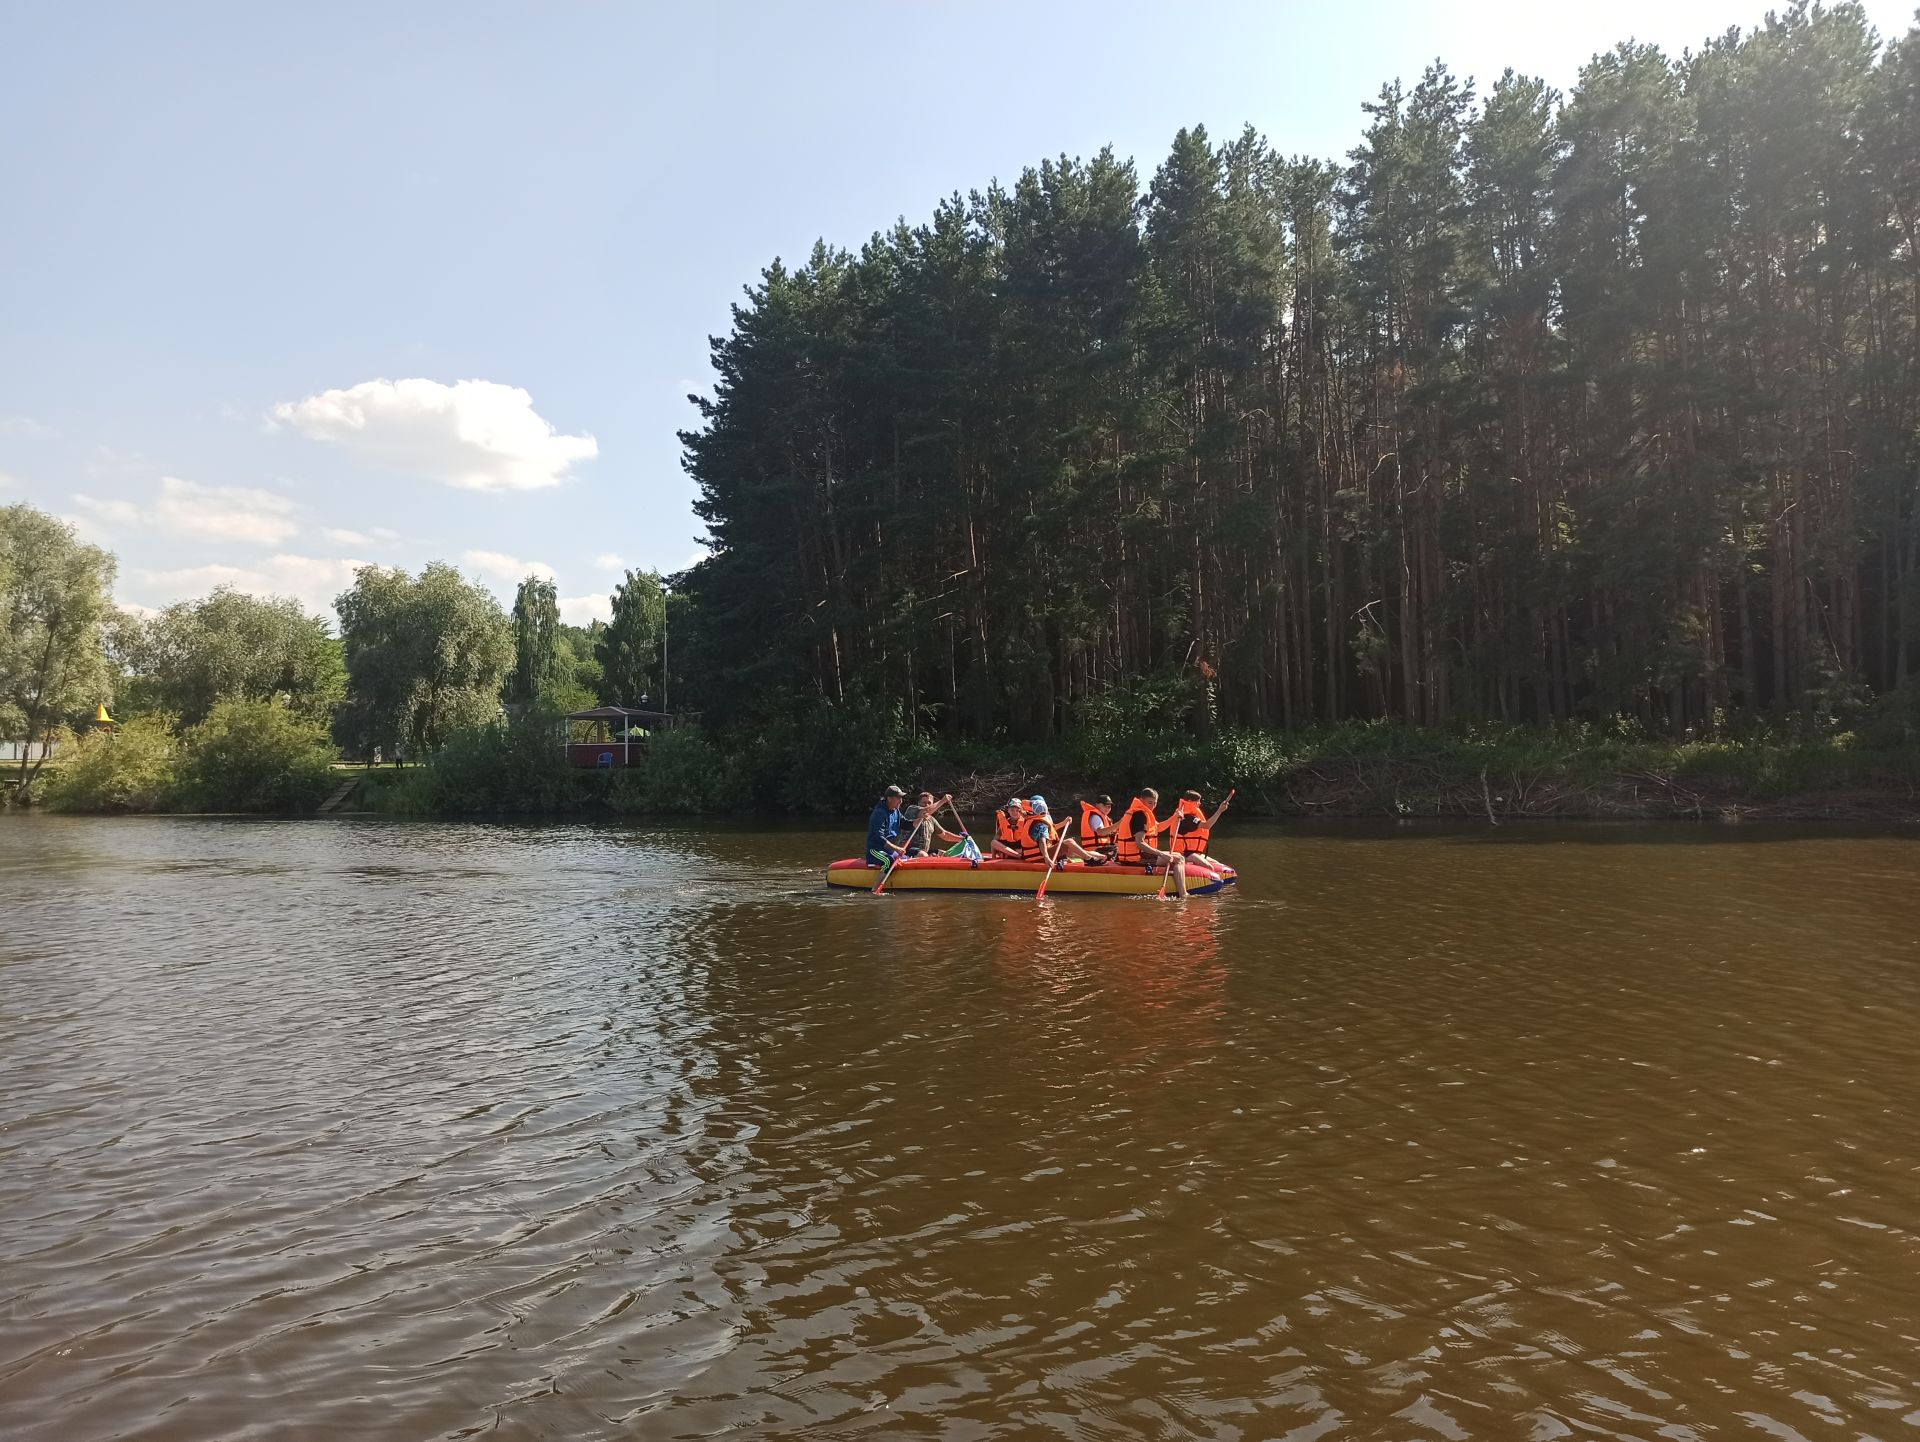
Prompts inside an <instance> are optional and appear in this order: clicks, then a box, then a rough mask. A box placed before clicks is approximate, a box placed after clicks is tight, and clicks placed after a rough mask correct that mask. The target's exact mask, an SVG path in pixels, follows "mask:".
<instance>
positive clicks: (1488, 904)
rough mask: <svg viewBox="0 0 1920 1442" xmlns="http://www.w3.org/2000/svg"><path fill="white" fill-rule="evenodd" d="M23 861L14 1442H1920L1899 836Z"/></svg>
mask: <svg viewBox="0 0 1920 1442" xmlns="http://www.w3.org/2000/svg"><path fill="white" fill-rule="evenodd" d="M857 844H858V829H857V828H850V829H847V828H843V829H842V830H840V831H838V832H833V831H827V830H817V829H816V830H809V829H777V830H753V829H748V828H738V827H731V828H721V827H704V828H693V827H687V828H668V829H661V828H645V827H598V826H560V825H554V826H488V825H459V824H445V823H397V822H388V821H377V820H367V819H342V820H339V821H324V820H323V821H299V822H272V821H252V822H249V821H238V820H194V819H138V820H123V821H110V820H63V819H59V818H47V817H33V816H29V817H13V818H0V1433H4V1434H5V1435H6V1436H7V1437H8V1438H10V1439H13V1442H76V1439H96V1438H140V1439H182V1442H185V1439H192V1442H209V1439H240V1438H267V1437H273V1438H280V1437H287V1438H307V1437H340V1438H348V1437H351V1438H356V1439H387V1438H392V1439H418V1438H460V1437H469V1436H485V1437H486V1438H489V1439H522V1438H555V1439H560V1438H565V1439H570V1442H578V1439H597V1438H616V1437H619V1438H628V1437H633V1438H672V1439H678V1438H696V1437H712V1436H717V1435H737V1436H744V1437H757V1438H803V1437H804V1438H829V1437H830V1438H836V1439H839V1438H856V1437H874V1438H882V1437H885V1438H893V1437H926V1438H933V1437H940V1438H955V1439H971V1438H1035V1437H1065V1438H1081V1439H1120V1438H1156V1439H1157V1438H1246V1439H1266V1438H1291V1439H1314V1438H1373V1437H1390V1438H1399V1439H1429V1438H1431V1439H1464V1438H1507V1437H1512V1438H1532V1439H1550V1438H1556V1437H1581V1438H1585V1437H1617V1438H1636V1439H1653V1438H1659V1439H1691V1438H1702V1439H1704V1438H1708V1437H1721V1436H1754V1437H1763V1438H1774V1439H1797V1438H1808V1439H1825V1438H1840V1437H1845V1438H1849V1439H1851V1438H1856V1437H1863V1436H1871V1437H1875V1438H1894V1437H1914V1436H1916V1433H1917V1429H1920V1050H1917V1048H1916V1044H1917V1043H1920V1030H1917V1023H1920V836H1916V835H1911V834H1909V835H1906V836H1900V835H1891V836H1880V837H1874V836H1850V835H1842V834H1832V833H1821V832H1818V831H1807V830H1801V831H1797V832H1761V831H1753V830H1743V829H1739V828H1696V827H1691V826H1681V825H1671V826H1667V827H1664V828H1645V827H1616V826H1611V825H1603V824H1586V825H1581V826H1565V827H1551V828H1548V827H1534V828H1525V827H1521V826H1507V827H1502V828H1500V829H1498V830H1489V829H1485V828H1481V829H1478V830H1454V831H1435V830H1424V829H1420V828H1411V827H1410V828H1402V829H1399V830H1393V831H1381V830H1369V829H1363V828H1352V829H1345V830H1329V831H1301V830H1283V829H1278V828H1276V829H1272V830H1265V831H1262V830H1258V829H1256V828H1254V827H1251V826H1239V825H1229V827H1228V828H1227V830H1226V833H1225V834H1224V836H1223V837H1222V838H1221V839H1220V842H1219V843H1218V845H1219V850H1220V852H1221V854H1222V855H1224V856H1225V857H1226V858H1227V859H1229V860H1231V861H1233V862H1234V863H1236V864H1237V865H1238V866H1239V868H1240V871H1241V875H1242V877H1243V882H1242V884H1241V885H1240V886H1239V887H1238V888H1237V889H1236V890H1235V891H1232V892H1229V893H1227V894H1225V895H1223V896H1221V897H1218V898H1211V899H1197V900H1194V901H1192V902H1189V903H1187V904H1185V905H1184V906H1183V905H1180V904H1177V903H1173V902H1164V903H1159V902H1155V901H1153V900H1151V899H1106V898H1095V897H1071V896H1069V897H1061V898H1059V899H1057V900H1052V901H1048V902H1044V903H1036V902H1034V901H1033V900H1031V899H1030V898H1010V897H997V896H928V895H918V896H916V895H909V894H901V895H897V896H892V897H882V898H877V899H876V898H873V897H870V896H867V895H865V894H852V893H847V894H829V893H828V892H827V891H826V890H825V889H824V888H823V887H822V886H821V884H820V869H821V867H822V866H823V865H824V863H825V862H826V861H827V860H829V859H830V858H832V857H834V856H838V855H844V854H848V853H850V852H852V851H854V850H855V849H857Z"/></svg>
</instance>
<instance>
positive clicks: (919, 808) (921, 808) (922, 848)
mask: <svg viewBox="0 0 1920 1442" xmlns="http://www.w3.org/2000/svg"><path fill="white" fill-rule="evenodd" d="M951 800H953V793H952V792H948V793H947V794H946V795H945V796H942V797H941V798H940V799H939V800H938V801H935V800H934V799H933V793H932V792H931V791H922V792H921V793H920V799H919V802H918V804H916V805H915V806H913V807H912V808H910V809H909V810H908V812H907V855H909V856H926V855H929V854H931V853H932V851H933V850H934V847H935V846H936V845H939V846H957V845H959V844H960V843H961V842H962V841H964V840H966V838H965V837H964V836H962V835H961V834H960V833H959V832H957V831H949V830H947V828H946V827H944V826H942V825H941V824H940V822H939V820H938V819H937V817H936V815H935V813H936V812H938V811H939V809H940V808H941V807H942V806H945V805H946V804H947V803H948V802H949V801H951Z"/></svg>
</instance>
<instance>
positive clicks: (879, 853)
mask: <svg viewBox="0 0 1920 1442" xmlns="http://www.w3.org/2000/svg"><path fill="white" fill-rule="evenodd" d="M906 799H907V793H906V792H904V791H902V790H901V789H900V788H899V787H898V786H889V787H888V788H887V789H886V791H885V792H884V793H882V795H881V797H880V802H879V804H878V805H877V806H875V807H874V808H873V814H872V815H870V816H869V817H867V863H868V864H869V865H871V866H880V867H884V866H887V865H889V864H891V863H892V861H893V860H894V858H895V857H899V856H904V855H906V851H907V845H906V843H905V842H904V841H902V840H901V839H900V803H901V802H903V801H905V800H906Z"/></svg>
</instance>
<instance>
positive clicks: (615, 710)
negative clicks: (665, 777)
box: [560, 706, 673, 770]
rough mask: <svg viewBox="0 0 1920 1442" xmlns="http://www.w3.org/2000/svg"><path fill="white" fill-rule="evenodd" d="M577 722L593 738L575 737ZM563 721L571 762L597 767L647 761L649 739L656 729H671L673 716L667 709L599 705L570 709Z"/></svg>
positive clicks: (593, 768)
mask: <svg viewBox="0 0 1920 1442" xmlns="http://www.w3.org/2000/svg"><path fill="white" fill-rule="evenodd" d="M576 723H578V724H579V725H580V726H581V729H582V730H583V731H584V732H585V734H586V735H587V736H588V737H589V738H590V739H588V740H584V741H576V740H574V728H575V725H576ZM561 724H562V727H563V729H562V731H561V733H560V734H561V744H562V745H564V746H565V747H566V750H567V764H568V765H569V766H578V767H582V768H583V769H586V770H596V769H604V768H607V767H615V768H618V767H622V766H631V765H633V764H634V763H635V762H636V761H644V760H645V759H646V756H647V741H648V739H649V738H650V737H651V736H652V735H653V733H654V732H656V731H667V730H671V729H672V727H673V717H672V715H671V714H669V713H668V712H665V711H644V710H642V709H641V708H640V707H638V706H595V707H593V708H591V709H590V710H586V711H572V712H569V713H568V714H567V715H566V716H564V717H562V718H561Z"/></svg>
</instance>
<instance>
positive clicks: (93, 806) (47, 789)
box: [40, 716, 179, 812]
mask: <svg viewBox="0 0 1920 1442" xmlns="http://www.w3.org/2000/svg"><path fill="white" fill-rule="evenodd" d="M170 721H171V718H169V717H166V716H140V717H136V718H134V719H133V720H130V721H127V722H124V723H123V724H122V725H121V726H120V727H119V728H118V730H117V731H108V730H105V729H104V728H103V729H97V730H93V731H88V732H86V733H85V734H84V735H82V736H81V737H80V738H79V739H78V740H77V741H75V742H73V743H72V744H71V745H69V746H66V747H64V748H62V750H61V757H60V762H61V764H60V767H59V769H58V770H56V771H52V772H50V773H48V775H47V778H46V780H45V781H44V782H43V783H42V787H41V794H40V800H42V801H43V802H44V803H45V805H46V807H47V809H48V810H49V811H104V812H116V811H156V810H159V809H161V808H162V807H164V806H166V805H167V804H168V802H169V801H170V800H171V798H172V795H173V786H174V767H175V764H176V761H177V757H178V753H179V744H178V742H177V741H176V739H175V737H174V734H173V728H172V726H171V724H170Z"/></svg>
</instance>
